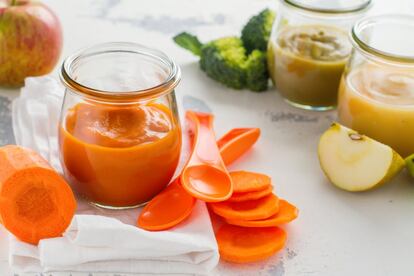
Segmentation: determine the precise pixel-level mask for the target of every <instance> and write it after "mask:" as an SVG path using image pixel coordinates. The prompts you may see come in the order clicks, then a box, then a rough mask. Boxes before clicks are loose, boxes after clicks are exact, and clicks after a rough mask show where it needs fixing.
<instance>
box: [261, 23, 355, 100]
mask: <svg viewBox="0 0 414 276" xmlns="http://www.w3.org/2000/svg"><path fill="white" fill-rule="evenodd" d="M350 52H351V45H350V44H349V42H348V38H347V34H346V32H344V31H343V30H340V29H338V28H335V27H331V26H324V25H304V26H287V27H285V28H284V29H283V30H282V31H281V32H280V34H279V35H278V38H277V40H276V41H272V42H271V43H270V44H269V70H270V73H271V77H272V79H273V81H274V83H275V85H276V87H277V89H278V91H279V92H280V93H281V94H282V95H283V96H284V97H285V98H286V99H288V100H290V101H292V102H295V103H299V104H302V105H308V106H315V107H318V106H320V107H327V106H335V105H336V102H337V93H338V86H339V82H340V79H341V75H342V72H343V70H344V67H345V63H346V61H347V59H348V56H349V54H350Z"/></svg>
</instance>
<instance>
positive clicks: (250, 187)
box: [230, 171, 271, 193]
mask: <svg viewBox="0 0 414 276" xmlns="http://www.w3.org/2000/svg"><path fill="white" fill-rule="evenodd" d="M230 176H231V178H232V180H233V192H234V193H247V192H255V191H259V190H264V189H266V188H267V187H268V186H270V185H271V179H270V177H269V176H267V175H264V174H261V173H254V172H248V171H235V172H231V173H230Z"/></svg>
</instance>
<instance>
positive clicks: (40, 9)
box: [0, 0, 62, 87]
mask: <svg viewBox="0 0 414 276" xmlns="http://www.w3.org/2000/svg"><path fill="white" fill-rule="evenodd" d="M6 2H7V1H6ZM61 50H62V29H61V26H60V23H59V20H58V18H57V17H56V15H55V14H54V13H53V12H52V11H51V10H50V9H49V8H48V7H46V6H45V5H43V4H42V3H39V2H34V1H33V2H32V1H29V0H15V1H13V0H9V4H8V5H6V6H2V7H0V85H1V86H9V87H16V86H21V85H22V84H23V82H24V79H25V77H28V76H40V75H44V74H47V73H49V72H50V71H52V70H53V68H54V67H55V65H56V63H57V62H58V60H59V56H60V53H61Z"/></svg>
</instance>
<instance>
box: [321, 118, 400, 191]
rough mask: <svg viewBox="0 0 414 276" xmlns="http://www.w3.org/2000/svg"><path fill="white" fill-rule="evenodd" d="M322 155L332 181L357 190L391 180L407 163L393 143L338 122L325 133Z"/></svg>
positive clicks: (322, 165) (322, 164)
mask: <svg viewBox="0 0 414 276" xmlns="http://www.w3.org/2000/svg"><path fill="white" fill-rule="evenodd" d="M318 155H319V162H320V165H321V168H322V170H323V171H324V173H325V175H326V176H327V177H328V179H329V180H330V181H331V182H332V184H334V185H335V186H337V187H339V188H341V189H344V190H347V191H353V192H355V191H366V190H370V189H372V188H375V187H378V186H380V185H382V184H384V183H386V182H388V181H389V180H390V179H391V178H392V177H393V176H395V175H396V174H397V173H398V172H399V171H400V170H401V169H402V168H403V167H404V165H405V162H404V159H403V158H402V157H401V156H400V155H399V154H398V153H397V152H395V151H394V150H393V149H392V148H390V147H389V146H387V145H384V144H382V143H380V142H378V141H375V140H373V139H371V138H369V137H367V136H365V135H361V134H359V133H357V132H356V131H354V130H352V129H349V128H346V127H344V126H342V125H340V124H337V123H334V124H333V125H332V126H331V127H330V128H329V129H328V130H327V131H325V133H324V134H323V135H322V136H321V138H320V140H319V147H318Z"/></svg>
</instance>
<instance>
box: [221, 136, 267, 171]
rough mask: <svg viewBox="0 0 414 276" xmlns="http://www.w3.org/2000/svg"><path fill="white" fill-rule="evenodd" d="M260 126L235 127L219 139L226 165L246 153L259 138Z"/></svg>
mask: <svg viewBox="0 0 414 276" xmlns="http://www.w3.org/2000/svg"><path fill="white" fill-rule="evenodd" d="M259 136H260V128H233V129H232V130H230V131H229V132H227V133H226V134H225V135H223V137H221V138H220V139H219V140H218V141H217V145H218V147H219V148H220V153H221V157H222V158H223V162H224V164H226V166H228V165H230V164H231V163H233V162H234V161H236V160H237V159H238V158H239V157H240V156H242V155H243V154H245V153H246V152H247V151H248V150H249V149H250V148H251V147H252V146H253V145H254V144H255V143H256V141H257V139H259Z"/></svg>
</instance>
